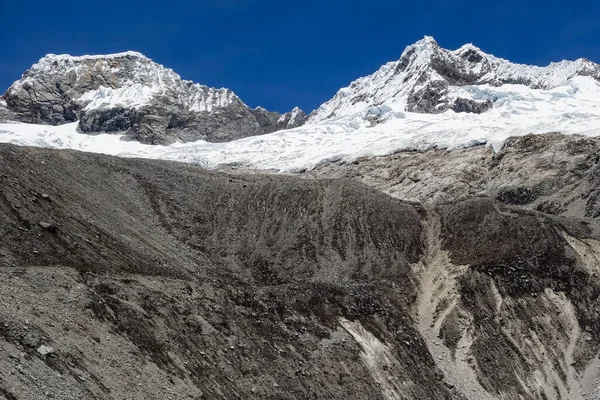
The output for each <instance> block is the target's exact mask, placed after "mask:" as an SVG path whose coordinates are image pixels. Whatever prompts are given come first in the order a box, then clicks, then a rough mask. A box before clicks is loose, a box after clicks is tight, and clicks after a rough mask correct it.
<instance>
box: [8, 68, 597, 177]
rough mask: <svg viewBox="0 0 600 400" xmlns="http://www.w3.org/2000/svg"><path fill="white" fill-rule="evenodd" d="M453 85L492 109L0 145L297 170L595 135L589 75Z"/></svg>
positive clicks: (27, 132)
mask: <svg viewBox="0 0 600 400" xmlns="http://www.w3.org/2000/svg"><path fill="white" fill-rule="evenodd" d="M456 90H460V91H467V92H469V93H470V94H471V95H473V96H475V97H477V98H482V99H493V100H494V107H493V108H492V109H491V110H489V111H487V112H485V113H481V114H473V113H456V112H454V111H452V110H448V111H446V112H443V113H439V114H423V113H413V112H406V111H405V110H404V109H403V105H402V104H400V103H392V104H391V105H390V106H387V107H374V106H371V107H367V108H366V109H365V110H362V111H360V112H356V113H353V114H350V115H346V116H343V117H339V118H332V119H328V120H325V121H323V122H318V123H309V124H307V125H303V126H301V127H299V128H295V129H289V130H282V131H278V132H274V133H271V134H266V135H261V136H252V137H247V138H243V139H239V140H234V141H231V142H225V143H209V142H206V141H202V140H200V141H196V142H188V143H181V142H177V143H173V144H171V145H169V146H160V145H146V144H141V143H139V142H136V141H125V140H122V135H115V134H97V135H88V134H82V133H78V132H77V123H76V122H74V123H70V124H65V125H60V126H48V125H35V124H24V123H3V124H0V142H4V143H13V144H17V145H24V146H39V147H50V148H57V149H74V150H81V151H89V152H96V153H104V154H111V155H116V156H122V157H144V158H153V159H163V160H173V161H182V162H188V163H194V164H197V165H200V166H202V167H206V168H211V169H218V168H224V167H234V168H249V169H256V170H268V171H277V172H301V171H305V170H310V169H313V168H315V167H318V166H319V165H321V164H323V163H327V162H332V161H342V162H353V161H354V160H356V159H358V158H361V157H366V156H383V155H387V154H391V153H394V152H397V151H400V150H427V149H431V148H445V149H448V150H453V149H459V148H465V147H471V146H475V145H487V146H490V147H492V148H493V149H494V150H496V151H497V150H499V149H500V148H501V147H502V145H503V143H504V141H505V140H506V139H507V138H509V137H511V136H521V135H526V134H531V133H533V134H543V133H548V132H562V133H566V134H581V135H586V136H598V135H599V134H600V82H598V81H596V80H595V79H594V78H592V77H589V76H575V77H572V78H570V79H569V80H567V81H566V82H564V83H563V84H562V85H558V86H555V87H553V88H551V89H548V90H540V89H532V88H530V87H527V86H524V85H517V84H505V85H502V86H493V85H489V84H485V85H478V86H463V87H460V88H458V89H456ZM369 114H370V115H373V114H376V115H378V116H379V117H381V119H382V121H383V122H381V123H378V124H376V125H374V126H373V125H372V123H371V122H370V121H369V120H368V118H365V116H366V115H369Z"/></svg>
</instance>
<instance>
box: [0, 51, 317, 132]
mask: <svg viewBox="0 0 600 400" xmlns="http://www.w3.org/2000/svg"><path fill="white" fill-rule="evenodd" d="M3 99H4V102H5V103H6V106H7V108H8V109H9V110H10V111H11V112H12V114H13V115H12V117H13V118H15V119H17V120H19V121H22V122H28V123H43V124H52V125H57V124H63V123H66V122H74V121H79V130H80V131H81V132H84V133H94V132H124V133H127V135H128V136H129V137H130V138H132V139H135V140H138V141H140V142H143V143H151V144H159V143H160V144H165V143H170V142H173V141H175V140H181V141H184V142H187V141H194V140H199V139H205V140H208V141H228V140H232V139H236V138H240V137H245V136H252V135H260V134H265V133H269V132H274V131H276V130H280V129H289V128H293V127H296V126H299V125H302V124H303V123H304V121H305V119H306V115H305V114H304V113H303V112H302V111H301V110H299V109H295V110H293V111H291V112H289V113H287V114H283V115H281V114H279V113H276V112H269V111H267V110H265V109H263V108H260V107H259V108H256V109H251V108H250V107H248V106H247V105H246V104H244V103H243V102H242V101H241V100H240V98H239V97H237V96H236V95H235V94H234V93H233V92H232V91H231V90H229V89H214V88H210V87H207V86H203V85H199V84H194V83H192V82H190V81H185V80H182V79H181V77H180V76H179V75H177V74H176V73H175V72H173V71H172V70H170V69H168V68H165V67H163V66H162V65H159V64H157V63H155V62H153V61H152V60H150V59H149V58H147V57H145V56H143V55H142V54H139V53H136V52H126V53H118V54H110V55H103V56H81V57H72V56H68V55H47V56H45V57H43V58H42V59H41V60H40V61H39V62H38V63H37V64H35V65H33V66H32V67H31V69H29V70H28V71H26V72H25V73H24V74H23V77H22V78H21V79H20V80H18V81H16V82H15V83H14V84H13V85H12V86H11V87H10V88H9V89H8V90H7V91H6V93H5V94H4V95H3ZM0 118H2V115H1V113H0ZM5 119H8V118H5Z"/></svg>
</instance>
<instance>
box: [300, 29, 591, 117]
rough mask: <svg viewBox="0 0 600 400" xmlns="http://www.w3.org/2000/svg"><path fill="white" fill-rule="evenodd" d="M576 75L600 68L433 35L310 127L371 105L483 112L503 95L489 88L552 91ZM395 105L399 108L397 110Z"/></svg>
mask: <svg viewBox="0 0 600 400" xmlns="http://www.w3.org/2000/svg"><path fill="white" fill-rule="evenodd" d="M577 76H590V77H593V78H594V79H596V80H600V65H598V64H595V63H593V62H591V61H589V60H585V59H579V60H576V61H562V62H559V63H552V64H550V65H549V66H547V67H537V66H530V65H521V64H514V63H511V62H509V61H507V60H503V59H501V58H498V57H494V56H493V55H490V54H486V53H484V52H483V51H481V50H480V49H479V48H478V47H476V46H474V45H472V44H467V45H464V46H462V47H461V48H460V49H458V50H455V51H450V50H446V49H443V48H441V47H440V46H439V45H438V43H437V42H436V41H435V40H434V39H433V38H432V37H429V36H426V37H425V38H424V39H422V40H420V41H418V42H417V43H415V44H413V45H411V46H408V47H407V48H406V49H405V50H404V52H403V53H402V56H401V57H400V59H399V60H398V61H394V62H390V63H387V64H385V65H384V66H383V67H381V69H380V70H378V71H377V72H375V73H374V74H373V75H370V76H367V77H364V78H360V79H357V80H356V81H354V82H352V83H351V84H350V86H348V87H346V88H342V89H340V91H339V92H338V93H336V95H335V96H334V97H333V98H332V99H331V100H329V101H328V102H326V103H324V104H323V105H322V106H321V107H319V108H318V109H317V110H315V111H314V112H313V113H312V114H311V115H310V119H309V123H317V122H322V121H326V120H330V119H335V118H339V117H343V116H347V115H350V114H354V113H357V112H361V111H363V110H364V109H365V108H367V107H373V106H375V107H381V106H388V107H389V106H392V107H393V108H400V109H401V110H403V111H408V112H417V113H430V114H435V113H443V112H445V111H448V110H453V111H455V112H457V113H458V112H468V113H483V112H485V111H487V110H489V109H490V108H492V107H493V106H494V103H495V102H497V101H498V100H500V99H499V97H498V96H497V94H496V93H494V90H490V87H492V88H493V87H497V86H501V85H510V84H514V85H520V86H526V87H530V88H532V89H544V90H549V89H552V88H554V87H556V86H559V85H564V84H565V83H566V82H567V81H569V80H570V79H572V78H573V77H577ZM394 106H397V107H394Z"/></svg>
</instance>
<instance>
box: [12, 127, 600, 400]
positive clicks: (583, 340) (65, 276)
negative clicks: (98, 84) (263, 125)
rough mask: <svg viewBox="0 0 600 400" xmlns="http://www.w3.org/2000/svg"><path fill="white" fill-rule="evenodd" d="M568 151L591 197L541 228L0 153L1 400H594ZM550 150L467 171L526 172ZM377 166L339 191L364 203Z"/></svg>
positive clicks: (591, 265)
mask: <svg viewBox="0 0 600 400" xmlns="http://www.w3.org/2000/svg"><path fill="white" fill-rule="evenodd" d="M535 138H537V137H535ZM540 138H542V137H540ZM570 139H573V140H574V141H573V142H569V140H570ZM575 139H577V138H567V139H561V140H563V141H564V143H566V144H565V146H567V147H566V149H567V150H565V151H570V152H571V153H572V157H570V158H571V159H572V162H571V164H565V163H561V165H562V166H561V167H560V168H558V169H559V170H561V171H563V170H564V171H570V172H569V173H572V174H575V175H573V176H578V177H579V182H580V183H581V185H585V187H587V188H588V191H587V192H586V193H587V194H588V197H587V198H583V197H582V201H580V202H579V203H576V202H573V203H572V206H571V208H568V210H567V211H565V212H551V213H550V212H547V210H546V209H541V210H540V211H536V210H533V209H531V208H529V207H528V204H529V203H528V202H526V201H507V200H506V199H507V198H509V199H510V198H512V197H511V196H512V195H507V196H508V197H506V196H504V197H503V195H499V193H512V192H510V191H499V192H494V193H493V194H492V193H491V192H490V194H488V195H486V193H480V195H479V196H471V195H468V196H464V197H463V196H455V197H453V198H452V199H446V200H448V201H445V202H440V201H434V202H428V203H427V204H425V205H421V204H419V203H415V202H406V201H403V200H399V199H396V198H393V197H390V196H388V195H385V194H383V193H382V192H380V191H379V190H377V189H376V188H373V187H369V186H366V185H362V184H360V183H356V182H354V181H353V180H351V179H301V178H298V177H287V176H266V175H259V174H252V175H247V174H241V173H239V174H235V175H227V174H222V173H214V172H209V171H206V170H203V169H200V168H198V167H194V166H191V165H186V164H178V163H168V162H161V161H148V160H131V159H125V158H113V157H108V156H101V155H93V154H86V153H79V152H73V151H56V150H44V149H36V148H29V147H16V146H11V145H0V164H1V165H2V173H1V175H0V179H1V180H2V185H1V186H0V188H1V190H0V209H1V212H0V236H1V237H2V238H3V240H2V241H1V242H0V281H1V282H2V284H0V292H2V295H1V296H0V299H1V300H0V301H2V307H0V319H1V321H0V347H2V349H3V354H4V355H3V356H2V357H0V396H4V397H5V398H8V399H15V398H16V399H21V398H23V399H29V398H63V399H66V398H73V397H75V398H83V399H85V398H89V399H92V398H94V399H95V398H106V399H112V398H114V399H123V398H145V397H160V398H172V399H185V398H216V399H218V398H222V399H234V398H250V399H252V398H256V399H269V398H272V399H276V398H292V399H293V398H296V399H306V398H314V399H320V398H322V399H331V398H340V399H341V398H345V399H365V398H369V399H404V398H408V399H423V398H427V399H482V398H489V399H582V398H583V399H593V398H596V397H594V396H596V393H595V392H594V390H597V389H598V388H597V386H595V385H597V383H598V381H597V379H598V375H597V372H598V370H597V365H596V363H597V362H596V360H597V354H598V350H599V348H600V336H598V333H599V332H600V309H598V307H597V304H599V300H600V280H599V275H598V273H599V272H600V270H598V265H599V264H598V260H599V259H600V258H597V257H600V242H598V239H599V236H598V234H597V233H596V232H597V228H596V226H597V222H596V217H597V215H596V214H595V213H594V211H593V210H595V207H596V205H595V204H596V203H595V202H594V200H593V199H595V198H596V197H597V196H596V195H595V191H596V190H597V189H596V188H597V187H598V183H600V182H599V181H598V178H597V177H598V176H600V175H599V174H597V173H595V171H596V169H597V168H598V164H597V159H596V161H594V160H595V159H594V154H595V149H596V148H597V147H598V144H597V143H596V142H590V143H591V144H589V143H588V142H582V143H580V142H577V141H575ZM549 142H550V144H548V143H545V142H536V141H535V140H534V141H532V140H531V139H529V142H527V141H525V142H520V143H521V144H518V143H517V144H515V145H514V146H513V147H512V148H513V150H507V153H506V155H505V156H503V157H501V158H498V157H496V158H493V161H490V162H492V165H487V166H486V167H487V168H488V169H494V168H495V169H496V171H503V172H502V173H500V172H497V173H496V174H495V175H494V176H496V175H497V176H500V175H502V176H509V175H510V174H511V173H515V172H514V170H513V171H511V165H512V162H511V161H510V160H511V159H513V158H516V159H518V158H519V157H521V158H528V159H531V166H532V168H533V167H535V166H539V168H540V170H542V164H541V163H542V162H543V160H544V159H545V157H548V156H549V154H550V153H551V152H552V151H553V148H552V146H555V145H556V143H554V142H552V141H551V140H550V141H549ZM553 143H554V144H553ZM569 143H570V144H569ZM559 146H560V145H559ZM510 148H511V147H507V149H510ZM568 149H571V150H568ZM475 150H476V149H471V151H472V152H474V151H475ZM545 150H548V151H545ZM464 153H465V154H466V153H467V151H465V152H464ZM571 153H569V154H571ZM450 154H452V153H450ZM511 154H512V155H511ZM411 156H412V157H416V153H414V154H412V155H407V156H406V158H410V157H411ZM394 157H398V159H402V157H401V155H398V156H394ZM422 157H423V158H422V159H423V160H424V162H425V163H428V162H430V163H434V162H436V161H435V160H438V162H439V160H440V159H443V157H444V156H443V154H441V153H440V154H437V153H434V154H431V153H425V154H424V155H423V154H422ZM483 158H484V156H483V154H480V153H476V154H475V156H474V157H471V156H469V159H472V161H471V162H472V163H473V164H478V163H481V164H482V165H485V160H483ZM566 158H569V157H566V156H565V159H566ZM395 160H396V159H394V161H390V162H388V164H394V162H396V161H395ZM413 160H416V158H414V159H413ZM430 160H434V161H430ZM377 161H378V160H366V161H364V165H363V167H364V168H363V171H365V172H364V174H363V175H359V174H354V176H352V178H353V179H357V180H363V181H365V182H367V183H369V184H371V185H375V186H378V187H382V186H381V185H379V184H378V183H376V182H375V180H374V179H366V178H364V177H365V176H366V175H368V173H369V171H373V170H374V169H372V167H373V166H374V165H376V164H375V163H376V162H377ZM388 161H389V160H388ZM403 162H404V161H403ZM361 163H363V162H362V161H361V162H360V163H359V164H356V165H351V166H331V167H328V168H334V167H336V168H340V170H337V172H335V173H340V171H341V169H342V168H346V167H347V168H356V167H358V166H360V165H361ZM370 163H374V164H370ZM449 164H450V163H449ZM398 165H400V163H399V164H398ZM404 165H410V162H407V163H405V164H404ZM486 167H483V168H482V170H485V169H486ZM412 168H413V170H418V169H419V165H418V164H417V163H415V164H414V166H413V167H412ZM527 168H529V166H527ZM400 169H402V168H400ZM319 171H320V173H323V174H324V175H326V176H332V175H334V174H335V173H334V171H333V170H330V172H329V173H325V170H324V169H322V170H319ZM548 171H549V173H548V174H549V175H552V173H553V171H555V170H552V169H549V170H548ZM425 172H426V171H423V173H425ZM527 172H530V174H529V175H531V174H534V173H535V174H537V173H538V172H539V170H535V169H533V170H532V171H527ZM503 174H504V175H503ZM577 174H579V175H577ZM431 175H441V173H439V174H433V173H432V174H431ZM526 175H527V174H526V173H523V176H526ZM558 175H560V174H558ZM449 176H452V174H449ZM561 176H562V175H561ZM563 177H564V178H565V179H564V180H555V181H553V182H556V187H561V188H563V189H564V190H566V189H567V188H569V187H570V186H569V185H572V184H573V182H574V181H573V178H569V176H568V174H567V175H566V176H563ZM67 178H68V179H67ZM480 178H481V177H480ZM432 179H433V178H432ZM440 179H441V178H440ZM482 179H483V178H482ZM498 179H500V178H498ZM391 180H392V181H393V179H391ZM469 181H473V182H477V176H474V177H472V178H469ZM521 183H522V184H523V185H522V186H525V185H526V184H525V181H524V180H523V178H522V179H521V181H519V180H518V179H515V180H514V181H513V182H512V184H513V185H516V186H519V185H520V184H521ZM407 186H410V185H408V183H407ZM423 186H425V184H424V185H423ZM400 187H402V185H400V184H399V183H396V184H395V185H394V188H396V195H397V194H398V191H399V190H400V189H399V188H400ZM581 190H582V191H583V187H582V189H581ZM516 193H517V195H516V198H517V199H519V198H520V197H519V193H521V192H520V191H517V192H516ZM577 193H579V191H577ZM482 195H483V196H482ZM525 197H526V196H525ZM433 200H434V199H433ZM507 203H510V204H507ZM585 210H589V212H588V211H585Z"/></svg>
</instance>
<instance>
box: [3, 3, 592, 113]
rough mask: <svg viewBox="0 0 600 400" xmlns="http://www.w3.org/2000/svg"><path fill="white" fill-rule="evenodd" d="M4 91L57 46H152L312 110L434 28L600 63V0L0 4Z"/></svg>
mask: <svg viewBox="0 0 600 400" xmlns="http://www.w3.org/2000/svg"><path fill="white" fill-rule="evenodd" d="M0 15H1V16H2V17H3V18H2V38H1V39H0V54H1V56H0V92H3V91H4V90H5V89H6V88H8V86H10V84H11V83H12V82H13V81H14V80H16V79H18V78H19V77H20V76H21V74H22V73H23V72H24V71H25V70H26V69H27V68H28V67H29V66H30V65H31V64H33V63H34V62H36V61H37V60H38V59H39V58H40V57H42V56H43V55H45V54H47V53H55V54H62V53H69V54H74V55H80V54H102V53H112V52H119V51H125V50H136V51H140V52H142V53H144V54H145V55H147V56H148V57H150V58H152V59H154V60H155V61H156V62H159V63H161V64H163V65H165V66H167V67H170V68H172V69H174V70H175V71H176V72H178V73H179V74H180V75H181V76H182V77H183V78H185V79H190V80H193V81H195V82H199V83H202V84H205V85H209V86H215V87H228V88H230V89H232V90H233V91H234V92H236V93H237V94H238V95H239V96H240V97H241V98H242V100H243V101H245V102H246V103H247V104H248V105H250V106H253V107H254V106H258V105H261V106H263V107H265V108H267V109H271V110H277V111H286V110H289V109H291V108H292V107H293V106H294V105H299V106H300V107H302V108H303V109H305V110H306V111H310V110H312V109H314V108H316V107H318V106H319V105H320V104H321V103H322V102H324V101H326V100H328V99H329V98H330V97H332V96H333V94H334V93H335V92H336V90H337V89H338V88H340V87H342V86H346V85H347V84H348V83H349V82H350V81H352V80H354V79H356V78H358V77H360V76H364V75H367V74H370V73H372V72H374V71H375V70H377V69H378V68H379V67H380V66H381V65H382V64H383V63H385V62H387V61H392V60H396V59H398V58H399V56H400V54H401V53H402V51H403V49H404V47H405V46H407V45H409V44H411V43H414V42H415V41H416V40H418V39H420V38H422V37H423V36H424V35H431V36H434V37H435V38H436V40H437V41H438V42H439V43H440V45H442V46H443V47H446V48H451V49H454V48H458V47H460V46H461V45H462V44H464V43H468V42H472V43H474V44H475V45H477V46H479V47H481V48H482V49H483V50H484V51H486V52H488V53H492V54H495V55H497V56H500V57H503V58H508V59H510V60H512V61H515V62H521V63H530V64H541V65H546V64H548V63H549V62H550V61H560V60H562V59H575V58H578V57H586V58H589V59H591V60H592V61H595V62H600V2H598V1H589V0H578V1H576V2H570V1H558V0H545V1H541V0H535V1H527V0H520V1H515V0H506V1H503V2H486V1H481V0H478V1H471V0H439V1H438V0H430V1H416V0H413V1H392V0H371V1H362V0H361V1H358V0H349V1H341V0H322V1H312V0H311V1H304V2H289V1H273V0H223V1H219V0H213V1H184V0H170V1H168V2H165V1H161V2H158V1H153V0H146V1H138V0H133V1H114V0H104V1H94V0H89V1H85V0H79V1H71V0H67V1H61V2H53V1H47V0H44V1H41V0H21V1H12V0H3V1H0Z"/></svg>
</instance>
